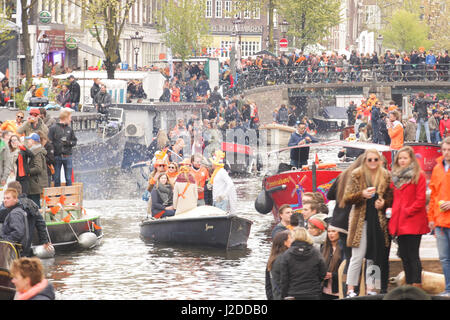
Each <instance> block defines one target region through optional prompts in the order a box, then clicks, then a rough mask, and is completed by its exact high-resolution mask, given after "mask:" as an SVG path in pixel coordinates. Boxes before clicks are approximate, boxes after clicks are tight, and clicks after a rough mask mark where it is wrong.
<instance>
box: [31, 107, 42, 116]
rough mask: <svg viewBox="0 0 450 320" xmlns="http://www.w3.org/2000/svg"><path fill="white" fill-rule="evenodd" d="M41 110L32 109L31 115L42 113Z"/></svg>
mask: <svg viewBox="0 0 450 320" xmlns="http://www.w3.org/2000/svg"><path fill="white" fill-rule="evenodd" d="M40 114H41V111H40V110H39V109H38V108H32V109H30V115H40Z"/></svg>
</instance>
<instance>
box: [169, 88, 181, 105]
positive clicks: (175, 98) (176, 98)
mask: <svg viewBox="0 0 450 320" xmlns="http://www.w3.org/2000/svg"><path fill="white" fill-rule="evenodd" d="M170 101H171V102H180V88H178V87H177V86H176V85H174V86H172V96H171V97H170Z"/></svg>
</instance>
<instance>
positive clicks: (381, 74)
mask: <svg viewBox="0 0 450 320" xmlns="http://www.w3.org/2000/svg"><path fill="white" fill-rule="evenodd" d="M449 69H450V65H448V64H447V65H443V64H439V65H435V66H428V65H425V64H418V65H414V64H378V65H358V66H337V65H333V66H317V67H315V68H311V67H310V66H289V67H281V66H276V67H268V68H255V67H253V68H251V69H247V70H246V71H244V72H241V73H239V74H238V77H237V79H236V81H235V83H234V86H233V88H230V85H229V82H228V81H223V80H222V81H221V82H220V84H221V85H223V89H224V90H223V91H224V94H230V95H233V94H238V93H241V92H243V91H244V90H249V89H253V88H257V87H263V86H270V85H280V84H315V83H317V84H319V83H348V82H412V81H424V82H435V81H440V82H447V81H449V80H450V74H449Z"/></svg>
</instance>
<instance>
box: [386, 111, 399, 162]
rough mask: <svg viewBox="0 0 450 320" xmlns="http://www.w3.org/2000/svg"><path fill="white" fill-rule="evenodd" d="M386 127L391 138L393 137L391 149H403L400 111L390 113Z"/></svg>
mask: <svg viewBox="0 0 450 320" xmlns="http://www.w3.org/2000/svg"><path fill="white" fill-rule="evenodd" d="M386 127H387V129H388V134H389V137H391V149H394V150H400V149H401V148H402V147H403V125H402V123H401V122H400V113H399V112H398V111H396V110H394V111H391V112H389V119H387V120H386ZM392 159H394V158H392Z"/></svg>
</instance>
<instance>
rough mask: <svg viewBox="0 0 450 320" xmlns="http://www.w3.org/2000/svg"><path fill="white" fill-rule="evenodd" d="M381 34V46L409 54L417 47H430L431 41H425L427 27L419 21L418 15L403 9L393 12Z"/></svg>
mask: <svg viewBox="0 0 450 320" xmlns="http://www.w3.org/2000/svg"><path fill="white" fill-rule="evenodd" d="M381 34H382V35H383V38H384V40H383V46H385V47H392V48H395V49H397V50H399V51H407V52H409V51H411V50H413V49H418V48H419V47H424V48H425V49H428V48H430V46H431V45H432V41H430V40H428V39H427V35H428V26H427V25H426V24H425V23H423V22H422V21H420V19H419V15H418V14H416V13H413V12H409V11H407V10H404V9H399V10H397V11H395V12H394V14H393V15H392V17H391V18H389V19H388V25H387V26H386V28H385V29H383V30H381Z"/></svg>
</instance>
